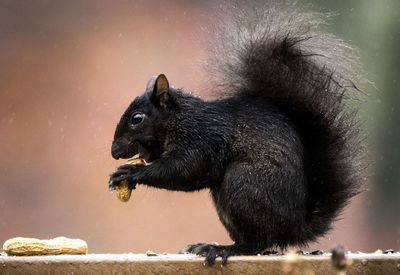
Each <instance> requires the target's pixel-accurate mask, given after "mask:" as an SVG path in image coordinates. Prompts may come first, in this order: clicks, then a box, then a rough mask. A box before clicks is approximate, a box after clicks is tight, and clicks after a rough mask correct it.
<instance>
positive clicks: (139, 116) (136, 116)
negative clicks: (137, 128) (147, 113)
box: [132, 113, 144, 125]
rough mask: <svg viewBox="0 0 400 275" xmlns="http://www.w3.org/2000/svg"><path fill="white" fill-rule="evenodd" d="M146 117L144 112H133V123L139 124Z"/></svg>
mask: <svg viewBox="0 0 400 275" xmlns="http://www.w3.org/2000/svg"><path fill="white" fill-rule="evenodd" d="M143 119H144V114H142V113H136V114H133V116H132V124H133V125H138V124H139V123H141V122H142V121H143Z"/></svg>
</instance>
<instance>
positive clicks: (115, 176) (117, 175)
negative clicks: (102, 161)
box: [108, 164, 136, 191]
mask: <svg viewBox="0 0 400 275" xmlns="http://www.w3.org/2000/svg"><path fill="white" fill-rule="evenodd" d="M135 170H136V165H130V164H125V165H122V166H120V167H117V168H116V169H115V171H114V172H113V173H111V174H110V180H109V182H108V189H109V190H110V191H112V190H114V189H115V188H116V187H118V186H119V185H120V184H121V182H122V181H124V180H126V181H127V182H128V187H129V189H135V188H136V182H134V181H133V179H132V177H133V174H134V173H135Z"/></svg>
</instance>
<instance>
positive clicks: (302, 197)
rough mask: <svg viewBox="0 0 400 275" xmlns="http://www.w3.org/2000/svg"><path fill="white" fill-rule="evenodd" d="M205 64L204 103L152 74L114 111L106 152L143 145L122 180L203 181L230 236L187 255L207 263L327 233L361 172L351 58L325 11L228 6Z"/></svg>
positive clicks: (187, 186) (120, 172)
mask: <svg viewBox="0 0 400 275" xmlns="http://www.w3.org/2000/svg"><path fill="white" fill-rule="evenodd" d="M231 14H232V15H233V16H230V17H229V16H226V18H225V19H223V22H218V23H217V24H216V25H217V27H216V29H215V30H214V33H215V39H214V42H213V43H212V48H211V50H210V52H211V56H212V57H211V59H210V60H209V61H208V62H207V64H208V67H209V69H211V70H212V73H213V76H215V80H216V81H217V84H216V86H215V87H217V88H215V91H217V92H218V93H219V94H220V95H221V96H220V97H219V98H218V99H216V100H213V101H205V100H202V99H200V98H199V97H196V96H194V95H192V94H190V93H188V92H185V91H184V90H183V89H179V88H174V87H171V86H169V83H168V80H167V78H166V77H165V75H163V74H160V75H158V76H155V77H152V78H151V79H150V81H149V82H148V84H147V88H146V91H145V92H144V93H143V94H142V95H141V96H138V97H137V98H136V99H135V100H134V101H133V102H132V103H131V104H130V105H129V107H128V109H127V110H126V111H125V113H124V114H123V115H122V118H121V120H120V122H119V123H118V125H117V127H116V131H115V137H114V141H113V143H112V156H113V157H114V158H115V159H118V158H130V157H132V156H134V155H136V154H138V153H139V155H140V157H141V158H144V159H145V160H146V162H148V163H151V164H150V165H148V166H135V165H123V166H121V167H118V168H117V169H116V171H115V172H114V173H112V174H111V175H110V181H109V188H110V190H112V189H114V188H115V187H116V186H118V185H119V183H120V182H121V181H123V180H127V181H128V183H129V187H130V188H131V189H135V185H136V184H137V183H140V184H144V185H148V186H152V187H157V188H163V189H168V190H177V191H196V190H200V189H204V188H209V190H210V193H211V196H212V199H213V201H214V204H215V207H216V209H217V212H218V215H219V218H220V220H221V222H222V224H223V225H224V226H225V228H226V229H227V231H228V232H229V235H230V237H231V238H232V240H233V241H234V244H233V245H217V244H206V243H198V244H194V245H189V246H188V247H187V248H186V251H187V252H190V253H194V254H198V255H202V256H205V257H206V259H205V262H206V263H208V264H213V263H214V261H215V258H216V257H218V256H220V257H222V263H223V264H225V263H226V261H227V257H228V256H231V255H251V254H258V253H263V251H266V250H267V249H271V248H282V249H284V248H286V247H287V246H288V245H306V244H307V243H309V242H310V241H314V240H315V239H316V238H317V237H319V236H322V235H324V234H325V233H326V232H327V231H328V230H329V229H330V227H331V224H332V222H333V221H334V220H335V219H336V217H337V216H338V214H339V213H340V211H341V210H342V209H343V207H344V206H345V205H346V203H347V202H348V200H349V198H351V197H353V196H354V195H355V194H357V193H358V190H359V187H360V185H361V183H362V181H363V170H364V166H363V152H364V146H363V145H362V142H361V138H360V126H359V124H360V123H359V121H358V118H357V110H351V111H350V110H348V107H347V104H345V100H344V99H345V98H356V97H357V96H358V94H360V93H359V89H358V88H357V87H356V86H355V84H354V81H353V78H354V77H355V73H354V69H355V68H357V57H356V56H355V55H354V51H353V49H352V48H351V47H350V46H348V45H347V44H345V43H344V42H343V41H341V40H339V39H337V38H335V36H333V35H331V34H327V33H324V32H321V31H319V30H318V28H317V27H318V26H319V25H321V24H322V23H324V22H325V19H326V18H325V15H324V14H320V13H309V12H301V11H299V10H298V8H295V7H292V6H290V5H276V4H268V5H267V6H266V7H264V8H263V9H257V8H254V7H250V8H248V7H243V6H241V7H240V6H239V7H238V6H236V7H235V6H234V7H231Z"/></svg>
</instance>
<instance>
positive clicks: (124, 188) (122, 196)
mask: <svg viewBox="0 0 400 275" xmlns="http://www.w3.org/2000/svg"><path fill="white" fill-rule="evenodd" d="M126 164H131V165H145V164H146V163H145V162H144V160H142V159H140V158H134V159H129V160H128V161H127V162H126ZM115 193H116V194H117V198H118V199H119V200H120V201H122V202H127V201H128V200H129V198H130V197H131V193H132V190H131V189H129V187H128V181H126V180H124V181H122V182H121V184H120V185H119V186H118V187H117V188H115Z"/></svg>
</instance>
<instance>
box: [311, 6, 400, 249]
mask: <svg viewBox="0 0 400 275" xmlns="http://www.w3.org/2000/svg"><path fill="white" fill-rule="evenodd" d="M312 3H313V4H314V5H315V7H318V8H317V9H318V10H321V11H333V12H335V13H336V16H335V17H334V21H333V25H331V26H330V28H331V29H332V30H333V31H334V32H335V33H336V34H337V35H338V36H339V37H341V38H343V39H344V40H346V41H348V42H350V43H351V44H352V45H354V46H356V47H358V48H359V49H360V56H361V61H362V63H363V64H364V69H365V71H366V73H367V75H366V76H367V78H368V80H369V81H370V82H371V83H363V84H361V88H362V89H363V90H364V91H365V92H366V94H367V96H366V97H365V99H364V100H365V102H363V103H362V109H361V117H362V119H363V120H364V121H365V132H366V134H367V136H368V143H369V146H370V157H371V168H372V169H371V176H372V181H371V190H370V191H371V192H370V193H371V198H370V199H371V200H370V204H369V205H368V214H369V218H370V221H371V226H373V227H374V228H375V229H376V230H377V233H378V232H387V233H389V232H390V233H392V234H393V236H396V238H395V239H394V241H396V244H397V245H398V244H399V240H398V239H399V235H400V68H399V64H400V1H396V0H383V1H373V0H366V1H356V0H350V1H344V0H338V1H312ZM385 234H386V233H385Z"/></svg>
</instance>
